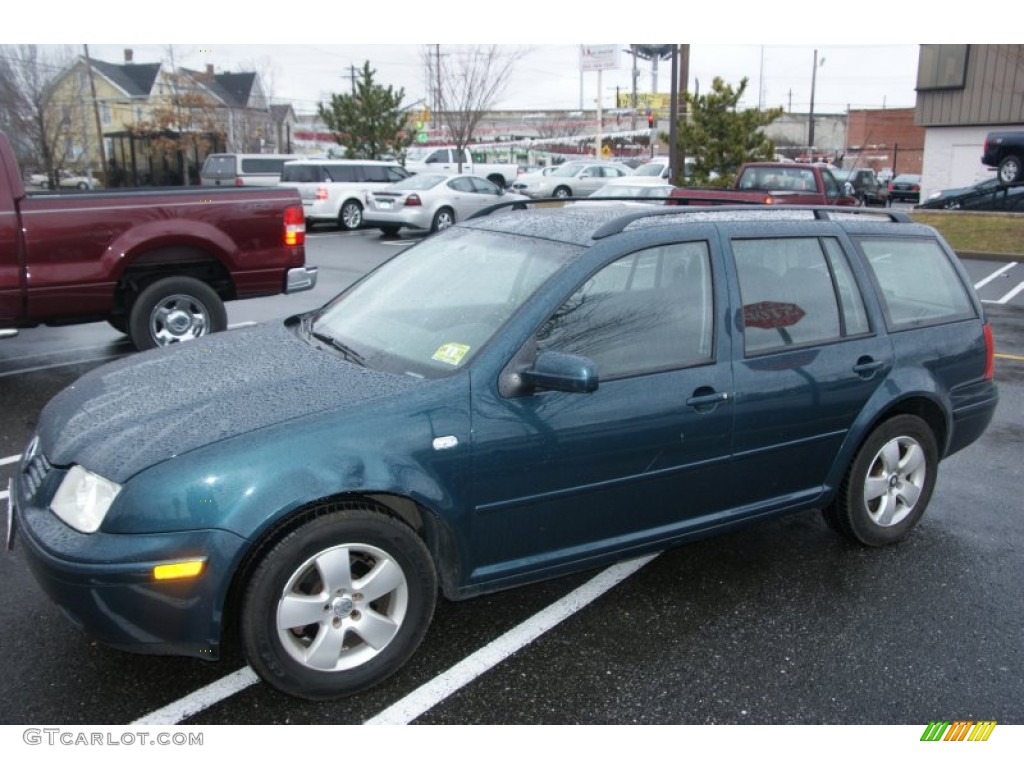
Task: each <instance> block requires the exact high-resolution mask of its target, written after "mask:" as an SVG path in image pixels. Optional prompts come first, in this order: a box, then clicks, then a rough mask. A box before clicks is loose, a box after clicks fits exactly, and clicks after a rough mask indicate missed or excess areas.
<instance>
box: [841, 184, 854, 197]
mask: <svg viewBox="0 0 1024 768" xmlns="http://www.w3.org/2000/svg"><path fill="white" fill-rule="evenodd" d="M843 194H844V195H846V196H847V197H853V196H854V194H855V191H854V189H853V184H851V183H850V182H848V181H847V182H845V183H844V184H843Z"/></svg>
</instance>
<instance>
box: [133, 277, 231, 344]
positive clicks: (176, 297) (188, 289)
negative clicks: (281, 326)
mask: <svg viewBox="0 0 1024 768" xmlns="http://www.w3.org/2000/svg"><path fill="white" fill-rule="evenodd" d="M227 319H228V318H227V312H226V311H225V309H224V302H223V301H221V298H220V296H218V295H217V292H216V291H214V290H213V288H211V287H210V286H208V285H207V284H206V283H204V282H202V281H201V280H197V279H195V278H194V277H165V278H164V279H162V280H157V281H156V282H155V283H153V284H152V285H150V286H148V287H147V288H145V289H144V290H143V291H142V293H140V294H139V296H138V298H137V299H135V301H134V302H133V303H132V307H131V310H130V311H129V313H128V326H127V327H128V335H129V336H131V339H132V342H134V344H135V346H136V347H137V348H138V349H140V350H141V349H152V348H154V347H166V346H169V345H171V344H178V343H180V342H183V341H190V340H192V339H197V338H199V337H200V336H206V335H208V334H211V333H217V332H218V331H223V330H224V329H225V328H226V327H227ZM115 327H116V326H115Z"/></svg>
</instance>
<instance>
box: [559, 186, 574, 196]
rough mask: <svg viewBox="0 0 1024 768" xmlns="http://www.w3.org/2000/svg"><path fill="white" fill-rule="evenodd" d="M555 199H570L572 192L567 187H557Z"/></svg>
mask: <svg viewBox="0 0 1024 768" xmlns="http://www.w3.org/2000/svg"><path fill="white" fill-rule="evenodd" d="M555 197H558V198H566V197H572V190H571V189H569V188H568V187H559V188H558V189H556V190H555Z"/></svg>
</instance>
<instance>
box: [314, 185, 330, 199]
mask: <svg viewBox="0 0 1024 768" xmlns="http://www.w3.org/2000/svg"><path fill="white" fill-rule="evenodd" d="M316 199H317V200H326V199H327V187H317V188H316Z"/></svg>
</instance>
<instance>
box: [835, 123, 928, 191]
mask: <svg viewBox="0 0 1024 768" xmlns="http://www.w3.org/2000/svg"><path fill="white" fill-rule="evenodd" d="M924 133H925V132H924V128H923V127H922V126H920V125H917V124H916V123H915V122H914V109H913V108H909V109H852V110H850V112H849V114H848V116H847V126H846V156H845V157H844V158H843V167H844V168H854V167H857V168H873V169H874V170H875V171H876V172H878V171H883V170H891V171H892V172H893V175H895V174H898V173H921V169H922V168H923V166H924Z"/></svg>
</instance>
